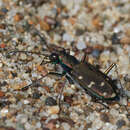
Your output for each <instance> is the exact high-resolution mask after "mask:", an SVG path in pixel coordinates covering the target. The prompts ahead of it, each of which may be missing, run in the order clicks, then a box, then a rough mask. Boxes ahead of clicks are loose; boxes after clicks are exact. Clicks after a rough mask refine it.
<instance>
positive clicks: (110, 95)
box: [9, 48, 120, 108]
mask: <svg viewBox="0 0 130 130" xmlns="http://www.w3.org/2000/svg"><path fill="white" fill-rule="evenodd" d="M16 52H21V53H33V52H28V51H12V52H9V53H16ZM36 54H37V53H36ZM41 55H43V54H41ZM85 59H86V58H85V57H84V58H83V60H82V61H81V62H80V61H78V60H77V59H76V58H75V57H74V56H72V55H70V54H68V53H67V52H66V50H65V49H63V48H62V50H60V51H58V50H57V51H56V52H54V53H52V54H50V55H44V57H43V62H42V63H52V64H59V65H60V66H61V67H62V69H63V72H62V73H57V72H48V73H47V75H49V74H50V75H57V76H61V77H62V76H65V77H66V78H67V80H68V81H69V82H70V83H78V84H79V85H80V86H81V88H83V89H84V90H85V92H86V93H87V94H88V95H90V96H91V97H92V99H93V100H95V101H96V102H98V103H100V104H102V105H104V106H105V107H106V108H109V107H108V106H106V105H105V104H103V103H102V102H106V103H109V102H113V101H119V98H120V97H119V91H118V89H117V86H116V85H115V84H114V83H113V80H112V79H111V78H110V77H108V76H107V74H108V73H109V72H110V70H111V69H112V68H113V67H114V66H116V64H112V65H111V66H110V67H109V68H108V69H107V70H106V71H105V72H104V73H103V72H101V71H100V70H99V69H97V68H96V67H95V66H94V65H91V64H90V63H87V62H85ZM47 75H45V76H47ZM45 76H44V77H45ZM42 78H43V77H42ZM42 78H41V79H42ZM41 79H39V80H41ZM39 80H38V81H39ZM29 86H32V84H30V85H27V86H25V87H23V88H22V90H24V89H27V88H28V87H29Z"/></svg>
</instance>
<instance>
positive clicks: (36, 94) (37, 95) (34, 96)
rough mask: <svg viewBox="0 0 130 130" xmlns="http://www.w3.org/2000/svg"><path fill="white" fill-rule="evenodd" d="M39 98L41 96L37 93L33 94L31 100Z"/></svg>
mask: <svg viewBox="0 0 130 130" xmlns="http://www.w3.org/2000/svg"><path fill="white" fill-rule="evenodd" d="M41 96H42V94H41V93H38V92H35V93H33V98H34V99H39V98H40V97H41Z"/></svg>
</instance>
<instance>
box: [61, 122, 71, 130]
mask: <svg viewBox="0 0 130 130" xmlns="http://www.w3.org/2000/svg"><path fill="white" fill-rule="evenodd" d="M62 127H63V129H64V130H70V129H71V128H70V125H69V124H68V123H62Z"/></svg>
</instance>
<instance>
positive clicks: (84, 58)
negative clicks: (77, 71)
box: [81, 53, 87, 63]
mask: <svg viewBox="0 0 130 130" xmlns="http://www.w3.org/2000/svg"><path fill="white" fill-rule="evenodd" d="M86 57H87V55H86V53H84V56H83V58H82V60H81V62H82V63H84V62H85V61H86Z"/></svg>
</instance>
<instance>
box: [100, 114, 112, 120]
mask: <svg viewBox="0 0 130 130" xmlns="http://www.w3.org/2000/svg"><path fill="white" fill-rule="evenodd" d="M100 118H101V120H102V121H104V122H109V121H110V120H109V116H108V115H107V114H106V113H102V114H101V115H100Z"/></svg>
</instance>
